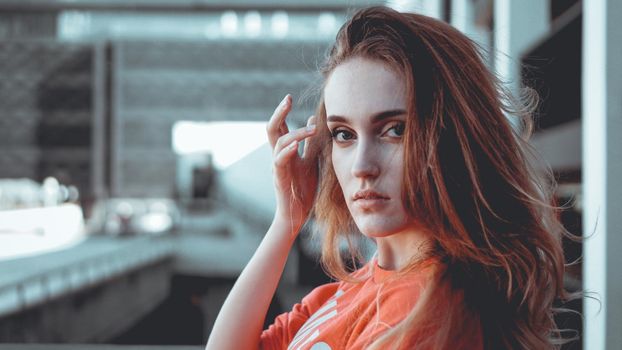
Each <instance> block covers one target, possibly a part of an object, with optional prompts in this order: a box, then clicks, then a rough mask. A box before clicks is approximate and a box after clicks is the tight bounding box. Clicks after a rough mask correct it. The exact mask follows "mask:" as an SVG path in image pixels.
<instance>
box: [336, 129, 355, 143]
mask: <svg viewBox="0 0 622 350" xmlns="http://www.w3.org/2000/svg"><path fill="white" fill-rule="evenodd" d="M331 136H332V138H333V140H335V141H336V142H347V141H349V140H352V139H353V138H354V134H353V133H351V132H350V131H348V130H346V129H334V130H333V131H331Z"/></svg>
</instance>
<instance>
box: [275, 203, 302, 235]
mask: <svg viewBox="0 0 622 350" xmlns="http://www.w3.org/2000/svg"><path fill="white" fill-rule="evenodd" d="M303 225H304V221H301V220H296V219H293V218H292V217H291V216H290V215H287V214H285V213H282V212H279V211H278V210H277V212H276V213H275V215H274V218H273V219H272V224H271V225H270V227H272V228H273V229H274V230H275V231H277V232H279V234H281V235H283V236H285V237H291V238H292V240H293V239H295V238H296V236H298V233H299V232H300V229H301V228H302V226H303Z"/></svg>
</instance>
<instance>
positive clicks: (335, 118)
mask: <svg viewBox="0 0 622 350" xmlns="http://www.w3.org/2000/svg"><path fill="white" fill-rule="evenodd" d="M405 113H406V111H405V110H403V109H392V110H389V111H383V112H380V113H376V114H374V115H372V116H371V121H372V123H374V124H375V123H378V122H380V121H383V120H385V119H388V118H391V117H395V116H396V115H401V114H405ZM326 121H327V122H341V123H348V118H346V117H343V116H340V115H329V116H328V117H327V118H326Z"/></svg>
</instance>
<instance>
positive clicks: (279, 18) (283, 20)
mask: <svg viewBox="0 0 622 350" xmlns="http://www.w3.org/2000/svg"><path fill="white" fill-rule="evenodd" d="M270 22H271V29H272V35H274V36H275V37H277V38H283V37H285V36H287V32H288V31H289V16H288V15H287V12H285V11H276V12H275V13H273V14H272V20H271V21H270Z"/></svg>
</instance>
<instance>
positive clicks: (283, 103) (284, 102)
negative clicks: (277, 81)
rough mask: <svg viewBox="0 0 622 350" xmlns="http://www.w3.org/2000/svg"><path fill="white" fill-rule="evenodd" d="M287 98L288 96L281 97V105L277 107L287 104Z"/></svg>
mask: <svg viewBox="0 0 622 350" xmlns="http://www.w3.org/2000/svg"><path fill="white" fill-rule="evenodd" d="M287 96H289V94H287V95H285V97H283V100H281V103H280V104H279V105H281V106H284V105H285V104H286V103H287Z"/></svg>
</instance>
